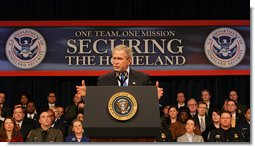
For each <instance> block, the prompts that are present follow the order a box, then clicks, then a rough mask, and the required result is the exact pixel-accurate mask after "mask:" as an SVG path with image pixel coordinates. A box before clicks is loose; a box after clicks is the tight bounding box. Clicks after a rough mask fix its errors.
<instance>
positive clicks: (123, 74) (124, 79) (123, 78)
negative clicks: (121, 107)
mask: <svg viewBox="0 0 255 147" xmlns="http://www.w3.org/2000/svg"><path fill="white" fill-rule="evenodd" d="M126 79H127V75H126V74H125V73H121V74H120V83H121V86H127V82H126Z"/></svg>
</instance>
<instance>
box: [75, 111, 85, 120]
mask: <svg viewBox="0 0 255 147" xmlns="http://www.w3.org/2000/svg"><path fill="white" fill-rule="evenodd" d="M76 118H77V119H78V120H80V121H82V122H83V120H84V115H83V114H81V113H79V114H78V115H77V117H76Z"/></svg>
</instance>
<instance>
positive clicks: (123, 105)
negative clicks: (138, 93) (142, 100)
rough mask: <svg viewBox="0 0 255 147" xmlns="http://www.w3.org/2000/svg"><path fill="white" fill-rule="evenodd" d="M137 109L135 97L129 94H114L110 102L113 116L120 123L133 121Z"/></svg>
mask: <svg viewBox="0 0 255 147" xmlns="http://www.w3.org/2000/svg"><path fill="white" fill-rule="evenodd" d="M137 108H138V105H137V102H136V99H135V97H134V96H133V95H131V94H130V93H127V92H118V93H116V94H114V95H113V96H112V97H111V98H110V100H109V102H108V110H109V112H110V114H111V116H112V117H113V118H115V119H117V120H120V121H125V120H129V119H131V118H132V117H133V116H134V115H135V114H136V112H137Z"/></svg>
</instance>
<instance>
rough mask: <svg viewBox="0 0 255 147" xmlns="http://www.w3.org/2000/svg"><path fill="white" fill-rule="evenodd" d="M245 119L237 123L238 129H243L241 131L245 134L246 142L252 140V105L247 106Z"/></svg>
mask: <svg viewBox="0 0 255 147" xmlns="http://www.w3.org/2000/svg"><path fill="white" fill-rule="evenodd" d="M244 116H245V121H243V122H241V123H239V124H237V127H236V128H237V129H238V130H240V131H241V133H242V134H243V136H244V141H245V142H250V123H251V121H250V119H251V109H250V107H247V108H246V110H245V114H244Z"/></svg>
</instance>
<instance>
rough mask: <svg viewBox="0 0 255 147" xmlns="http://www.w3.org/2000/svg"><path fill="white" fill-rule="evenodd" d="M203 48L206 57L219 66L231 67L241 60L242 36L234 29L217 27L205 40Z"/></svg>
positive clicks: (243, 43)
mask: <svg viewBox="0 0 255 147" xmlns="http://www.w3.org/2000/svg"><path fill="white" fill-rule="evenodd" d="M204 50H205V54H206V56H207V58H208V59H209V61H210V62H211V63H213V64H214V65H216V66H218V67H221V68H231V67H234V66H236V65H237V64H238V63H240V62H241V61H242V59H243V58H244V55H245V51H246V48H245V42H244V39H243V37H242V36H241V35H240V34H239V33H238V32H237V31H235V30H234V29H231V28H225V27H224V28H218V29H216V30H214V31H212V32H211V33H210V34H209V35H208V37H207V38H206V40H205V45H204Z"/></svg>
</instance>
